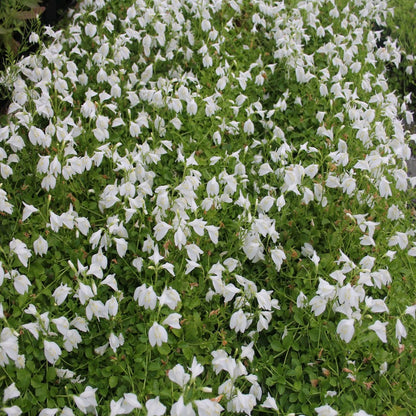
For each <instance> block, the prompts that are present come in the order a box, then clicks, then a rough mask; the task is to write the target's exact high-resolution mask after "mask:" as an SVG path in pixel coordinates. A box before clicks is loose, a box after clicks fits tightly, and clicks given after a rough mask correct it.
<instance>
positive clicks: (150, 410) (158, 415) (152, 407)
mask: <svg viewBox="0 0 416 416" xmlns="http://www.w3.org/2000/svg"><path fill="white" fill-rule="evenodd" d="M146 409H147V416H162V415H164V414H165V412H166V406H165V405H163V404H162V403H161V402H160V400H159V396H157V397H156V398H155V399H150V400H148V401H147V402H146Z"/></svg>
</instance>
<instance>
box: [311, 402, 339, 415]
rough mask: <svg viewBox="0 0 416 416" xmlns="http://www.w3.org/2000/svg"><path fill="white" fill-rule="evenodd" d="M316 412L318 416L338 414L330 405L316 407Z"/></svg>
mask: <svg viewBox="0 0 416 416" xmlns="http://www.w3.org/2000/svg"><path fill="white" fill-rule="evenodd" d="M315 412H316V413H317V414H318V416H337V414H338V412H337V411H336V410H334V409H333V408H332V407H331V406H329V405H327V404H326V405H324V406H320V407H315Z"/></svg>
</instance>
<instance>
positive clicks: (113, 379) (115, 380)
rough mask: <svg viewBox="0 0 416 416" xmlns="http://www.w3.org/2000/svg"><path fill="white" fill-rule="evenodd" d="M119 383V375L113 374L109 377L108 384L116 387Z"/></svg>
mask: <svg viewBox="0 0 416 416" xmlns="http://www.w3.org/2000/svg"><path fill="white" fill-rule="evenodd" d="M117 384H118V377H117V376H111V377H110V378H109V379H108V385H109V386H110V387H111V388H114V387H116V386H117Z"/></svg>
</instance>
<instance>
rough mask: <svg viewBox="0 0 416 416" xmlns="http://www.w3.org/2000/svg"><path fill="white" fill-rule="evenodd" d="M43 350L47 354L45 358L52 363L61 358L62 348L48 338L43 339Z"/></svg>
mask: <svg viewBox="0 0 416 416" xmlns="http://www.w3.org/2000/svg"><path fill="white" fill-rule="evenodd" d="M43 352H44V354H45V358H46V359H47V360H48V362H49V363H51V364H52V365H54V364H55V363H56V362H57V361H58V360H59V357H60V356H61V354H62V350H61V348H59V345H58V344H57V343H56V342H53V341H52V342H50V341H46V340H44V341H43Z"/></svg>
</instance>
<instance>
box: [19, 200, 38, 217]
mask: <svg viewBox="0 0 416 416" xmlns="http://www.w3.org/2000/svg"><path fill="white" fill-rule="evenodd" d="M23 205H24V206H25V207H24V208H23V215H22V221H25V220H26V219H27V218H29V217H30V216H31V215H32V214H33V213H34V212H38V211H39V210H38V209H37V208H35V207H34V206H33V205H28V204H26V202H24V201H23Z"/></svg>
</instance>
